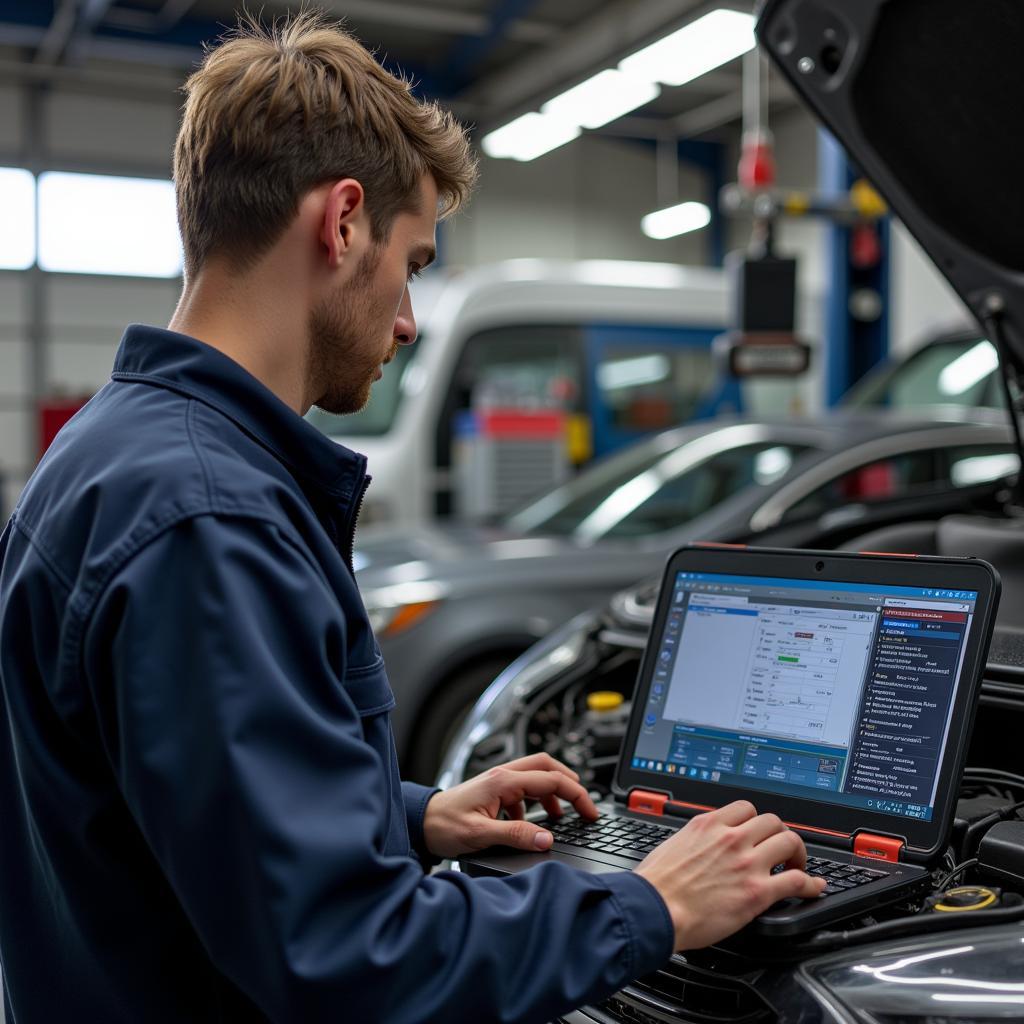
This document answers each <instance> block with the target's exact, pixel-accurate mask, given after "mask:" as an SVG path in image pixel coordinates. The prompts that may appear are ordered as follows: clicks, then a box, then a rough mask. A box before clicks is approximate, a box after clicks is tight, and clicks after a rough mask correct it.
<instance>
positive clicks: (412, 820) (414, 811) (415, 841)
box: [402, 782, 441, 867]
mask: <svg viewBox="0 0 1024 1024" xmlns="http://www.w3.org/2000/svg"><path fill="white" fill-rule="evenodd" d="M440 792H441V790H440V789H438V788H437V786H420V785H418V784H417V783H415V782H403V783H402V803H403V805H404V806H405V821H406V824H407V825H408V826H409V842H410V844H411V845H412V849H413V853H415V854H416V856H417V857H419V859H420V862H421V863H422V864H423V865H424V867H429V866H430V865H432V864H440V863H441V861H440V858H438V857H435V856H434V855H433V854H432V853H431V852H430V851H429V850H428V849H427V841H426V839H425V838H424V836H423V819H424V818H425V817H426V815H427V804H428V803H430V798H431V797H432V796H433V795H434V794H435V793H440Z"/></svg>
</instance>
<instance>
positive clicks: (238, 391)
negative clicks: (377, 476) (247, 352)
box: [111, 324, 366, 502]
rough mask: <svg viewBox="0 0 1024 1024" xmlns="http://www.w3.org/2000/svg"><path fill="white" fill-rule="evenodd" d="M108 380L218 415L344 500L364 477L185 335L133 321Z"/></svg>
mask: <svg viewBox="0 0 1024 1024" xmlns="http://www.w3.org/2000/svg"><path fill="white" fill-rule="evenodd" d="M111 379H112V380H116V381H133V382H136V383H142V384H150V385H153V386H154V387H161V388H167V389H168V390H170V391H176V392H178V393H180V394H183V395H187V396H189V397H190V398H194V399H196V400H197V401H199V402H202V403H204V404H205V405H208V406H210V407H211V408H212V409H215V410H217V412H219V413H221V414H222V415H223V416H226V417H227V418H228V419H230V420H231V421H232V422H234V423H235V424H236V425H237V426H238V427H239V428H240V429H241V430H243V431H245V433H246V434H248V435H249V436H250V437H252V438H253V439H254V440H255V441H256V442H258V443H259V444H261V445H262V446H263V447H264V448H266V449H267V450H268V451H270V452H271V453H272V454H273V455H274V456H275V457H276V458H277V459H279V460H280V461H281V462H282V463H284V464H285V465H286V466H287V467H288V469H289V470H290V471H291V472H292V473H293V474H294V475H296V476H299V477H302V478H304V479H305V480H306V481H307V482H309V483H311V484H313V485H314V486H316V487H318V488H320V489H321V490H324V491H327V492H328V493H330V494H332V495H334V496H336V497H337V498H342V499H347V500H348V501H349V502H351V501H353V500H355V498H357V497H358V493H357V492H358V491H359V490H360V487H361V485H362V482H363V480H364V479H365V477H366V456H365V455H360V454H358V453H357V452H353V451H350V450H349V449H348V448H344V447H343V446H342V445H339V444H337V443H336V442H335V441H332V440H331V439H330V438H329V437H326V436H324V435H323V434H321V433H320V431H319V430H317V429H316V427H314V426H313V425H312V424H310V423H307V422H306V421H305V420H304V419H303V418H302V417H301V416H299V415H298V413H296V412H294V411H293V410H292V409H290V408H289V407H288V406H287V405H285V404H284V402H282V401H281V400H280V399H279V398H278V397H277V396H276V395H275V394H274V393H273V392H272V391H271V390H270V389H269V388H268V387H266V386H265V385H264V384H262V383H260V381H258V380H257V379H256V378H255V377H254V376H253V375H252V374H251V373H249V372H248V370H245V369H243V368H242V367H241V366H240V365H239V364H238V363H236V362H235V361H234V360H233V359H231V358H229V357H228V356H226V355H224V353H223V352H219V351H218V350H217V349H215V348H211V347H210V346H209V345H207V344H205V343H204V342H201V341H199V340H198V339H196V338H192V337H189V336H188V335H187V334H178V333H177V332H175V331H168V330H164V329H162V328H159V327H147V326H145V325H142V324H131V325H129V327H128V328H127V330H126V331H125V332H124V337H122V339H121V345H120V347H119V348H118V350H117V356H116V358H115V359H114V370H113V373H111Z"/></svg>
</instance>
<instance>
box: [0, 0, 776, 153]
mask: <svg viewBox="0 0 1024 1024" xmlns="http://www.w3.org/2000/svg"><path fill="white" fill-rule="evenodd" d="M241 6H242V3H241V0H0V77H2V78H5V79H11V78H15V79H19V78H20V79H30V80H34V81H43V82H46V81H63V80H69V81H77V82H79V83H83V84H84V83H87V82H89V81H92V82H94V83H96V84H97V85H98V86H99V85H100V84H105V85H106V87H108V88H110V87H113V88H116V87H117V86H118V83H119V82H123V83H124V86H125V87H126V88H128V87H130V88H140V89H145V88H147V86H148V87H150V88H163V89H166V87H167V82H168V80H170V79H174V78H178V79H180V77H181V76H182V74H183V73H184V72H186V71H187V70H188V69H189V68H190V67H191V66H192V65H193V64H194V63H195V61H196V60H197V59H198V57H199V55H200V53H201V45H202V43H203V42H204V41H208V40H213V39H215V38H216V37H217V36H218V35H219V34H220V32H221V31H223V29H224V28H225V27H227V26H230V25H231V24H233V22H234V17H235V13H234V12H235V11H236V10H238V9H239V8H240V7H241ZM247 6H248V7H249V8H250V9H252V10H257V11H262V15H263V17H264V19H269V18H272V17H274V16H277V15H279V14H283V13H285V12H286V11H287V10H289V9H292V10H295V9H296V8H297V7H299V6H300V4H298V3H296V2H294V0H293V2H291V3H288V2H283V0H259V2H254V0H249V2H248V4H247ZM322 6H323V7H325V9H326V10H327V11H328V12H329V13H330V14H331V15H332V16H334V17H337V18H339V19H344V21H345V23H346V24H347V26H348V28H349V29H350V30H351V31H352V32H354V33H355V35H357V36H358V37H359V38H360V39H361V40H362V41H363V42H365V43H366V44H367V45H369V46H371V47H372V48H374V49H375V50H376V51H377V53H378V56H379V57H380V59H381V60H382V61H383V62H384V63H385V64H387V65H388V66H389V67H392V68H395V69H399V68H400V69H402V70H403V71H405V72H406V73H407V74H409V75H410V76H411V77H412V78H413V79H414V80H415V81H416V82H417V88H418V90H419V91H420V93H421V94H423V95H425V96H430V97H434V98H438V99H441V100H443V101H444V102H445V103H447V104H448V105H450V106H451V107H452V108H453V109H454V110H455V112H456V113H457V114H458V115H459V116H460V117H461V118H462V119H463V120H465V121H468V122H471V123H473V124H475V125H477V126H478V127H479V128H480V129H482V130H489V129H491V128H494V127H496V126H498V125H500V124H502V123H504V122H506V121H508V120H509V119H511V118H514V117H516V116H518V115H519V114H521V113H523V112H525V111H528V110H531V109H536V108H537V106H538V105H539V104H540V103H542V102H544V101H545V100H547V99H549V98H550V97H551V96H553V95H555V94H557V93H559V92H561V91H563V90H564V89H566V88H568V87H570V86H572V85H575V84H576V83H578V82H580V81H582V80H583V79H585V78H587V77H589V76H590V75H592V74H594V73H595V72H597V71H600V70H602V69H603V68H606V67H613V66H614V65H615V64H616V63H617V62H618V61H619V60H620V59H621V58H623V57H625V56H627V55H628V54H629V53H631V52H633V51H635V50H637V49H639V48H640V47H642V46H645V45H647V44H648V43H650V42H652V41H654V40H656V39H658V38H660V37H662V36H664V35H666V34H667V33H669V32H671V31H673V30H675V29H676V28H678V27H680V26H681V25H683V24H685V23H686V22H688V21H691V20H693V19H695V18H697V17H698V16H700V15H702V14H704V13H707V12H708V11H710V10H712V9H714V8H715V7H721V6H729V7H733V8H736V9H739V10H746V11H749V10H751V7H752V0H723V2H721V3H717V2H710V3H709V2H708V0H327V2H325V3H323V4H322ZM740 65H741V61H740V60H734V61H732V62H731V63H730V64H728V65H725V66H723V67H721V68H718V69H717V70H715V71H712V72H710V73H708V74H706V75H703V76H702V77H701V78H698V79H696V80H694V81H692V82H689V83H687V84H686V85H684V86H679V87H676V88H671V87H666V88H664V89H663V90H662V93H661V95H660V96H659V97H658V98H657V99H656V100H654V101H653V102H652V103H649V104H647V105H646V106H645V107H642V108H640V109H638V110H636V111H634V112H633V113H631V114H629V115H627V116H625V117H622V118H619V119H618V120H616V121H614V122H612V123H611V124H609V125H607V126H605V127H603V128H601V129H598V130H599V131H600V132H602V133H604V134H613V135H622V136H635V137H646V138H652V137H657V136H659V135H676V136H677V137H679V138H688V137H689V138H692V137H700V136H705V137H706V136H708V135H709V134H711V135H714V134H715V133H716V132H718V131H720V130H721V129H723V128H724V127H726V126H730V125H732V124H734V123H735V122H737V121H738V120H739V117H740V92H741V89H740V81H741V68H740ZM772 101H773V104H774V105H776V106H780V105H788V104H790V103H792V97H791V94H790V93H789V92H788V90H787V89H786V88H785V87H784V86H782V85H781V83H777V82H775V81H773V84H772Z"/></svg>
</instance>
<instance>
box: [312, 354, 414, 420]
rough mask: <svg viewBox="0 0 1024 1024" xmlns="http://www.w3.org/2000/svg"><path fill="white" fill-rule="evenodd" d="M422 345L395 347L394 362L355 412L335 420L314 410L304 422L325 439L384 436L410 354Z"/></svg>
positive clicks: (394, 411)
mask: <svg viewBox="0 0 1024 1024" xmlns="http://www.w3.org/2000/svg"><path fill="white" fill-rule="evenodd" d="M422 344H423V338H422V335H421V336H420V339H419V340H418V341H417V342H416V344H415V345H399V346H398V351H397V352H396V353H395V358H394V359H393V360H392V361H391V362H390V363H389V364H388V365H387V366H385V367H384V376H383V377H381V379H380V380H378V381H377V382H376V383H374V385H373V388H372V389H371V390H370V400H369V402H367V403H366V405H365V406H364V407H363V408H362V409H360V410H359V412H354V413H349V414H347V415H345V416H336V415H335V414H334V413H330V412H325V411H324V410H323V409H318V408H317V407H316V406H314V407H313V408H312V409H310V410H309V412H308V413H306V419H307V420H309V422H310V423H312V424H313V426H314V427H316V428H317V430H319V431H321V432H322V433H324V434H327V436H328V437H373V436H377V435H380V434H386V433H387V432H388V431H389V430H390V429H391V425H392V423H394V422H395V417H396V416H397V415H398V409H399V407H400V406H401V403H402V397H403V395H404V394H405V391H406V388H407V383H408V381H407V378H408V374H409V370H410V369H411V368H412V367H413V366H415V365H416V364H415V362H414V360H413V352H414V351H418V350H419V347H420V345H422Z"/></svg>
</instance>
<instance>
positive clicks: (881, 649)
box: [632, 573, 977, 819]
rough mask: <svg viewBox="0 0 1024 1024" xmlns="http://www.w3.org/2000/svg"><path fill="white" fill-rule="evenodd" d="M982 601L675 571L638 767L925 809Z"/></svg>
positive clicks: (960, 594)
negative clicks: (677, 573)
mask: <svg viewBox="0 0 1024 1024" xmlns="http://www.w3.org/2000/svg"><path fill="white" fill-rule="evenodd" d="M936 595H941V596H936ZM976 596H977V595H976V594H974V593H973V592H969V591H924V590H918V589H916V588H909V587H888V588H885V589H879V588H877V587H871V586H868V585H864V584H839V583H816V582H813V581H804V580H780V579H766V578H763V577H732V576H716V575H712V574H700V575H694V574H685V573H681V574H680V578H679V579H678V580H677V582H676V588H675V591H674V594H673V601H672V606H671V608H670V611H669V614H668V618H667V620H666V623H665V628H664V631H663V634H662V637H661V640H660V647H659V649H658V655H657V664H656V667H655V670H654V677H653V679H652V682H651V687H650V690H649V693H648V698H647V699H648V707H647V710H646V713H645V718H644V722H643V724H642V727H641V730H640V735H639V737H638V741H637V745H636V749H635V751H634V755H633V759H632V765H633V767H634V768H638V769H640V770H645V771H654V772H658V773H662V774H668V775H674V774H678V775H685V776H687V777H689V778H696V779H701V780H703V781H710V782H720V783H724V784H728V785H732V786H737V787H741V788H746V789H753V790H757V789H765V790H771V791H773V792H779V793H786V794H791V795H794V796H803V797H810V798H812V799H824V800H828V801H832V802H836V803H842V804H848V805H855V806H863V807H868V808H872V809H875V810H880V811H883V812H886V813H892V814H900V815H904V816H907V817H917V818H924V819H927V818H929V817H930V816H931V808H932V805H933V803H934V796H935V792H934V788H935V785H936V783H937V770H938V762H939V755H940V753H941V750H942V746H943V744H944V742H945V738H946V732H947V731H948V726H949V717H950V713H951V711H952V697H953V692H954V690H955V686H956V682H957V680H958V678H959V674H960V669H961V664H962V659H963V653H964V639H965V637H966V635H967V632H968V630H969V628H970V622H971V617H972V614H973V610H974V600H975V598H976Z"/></svg>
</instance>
